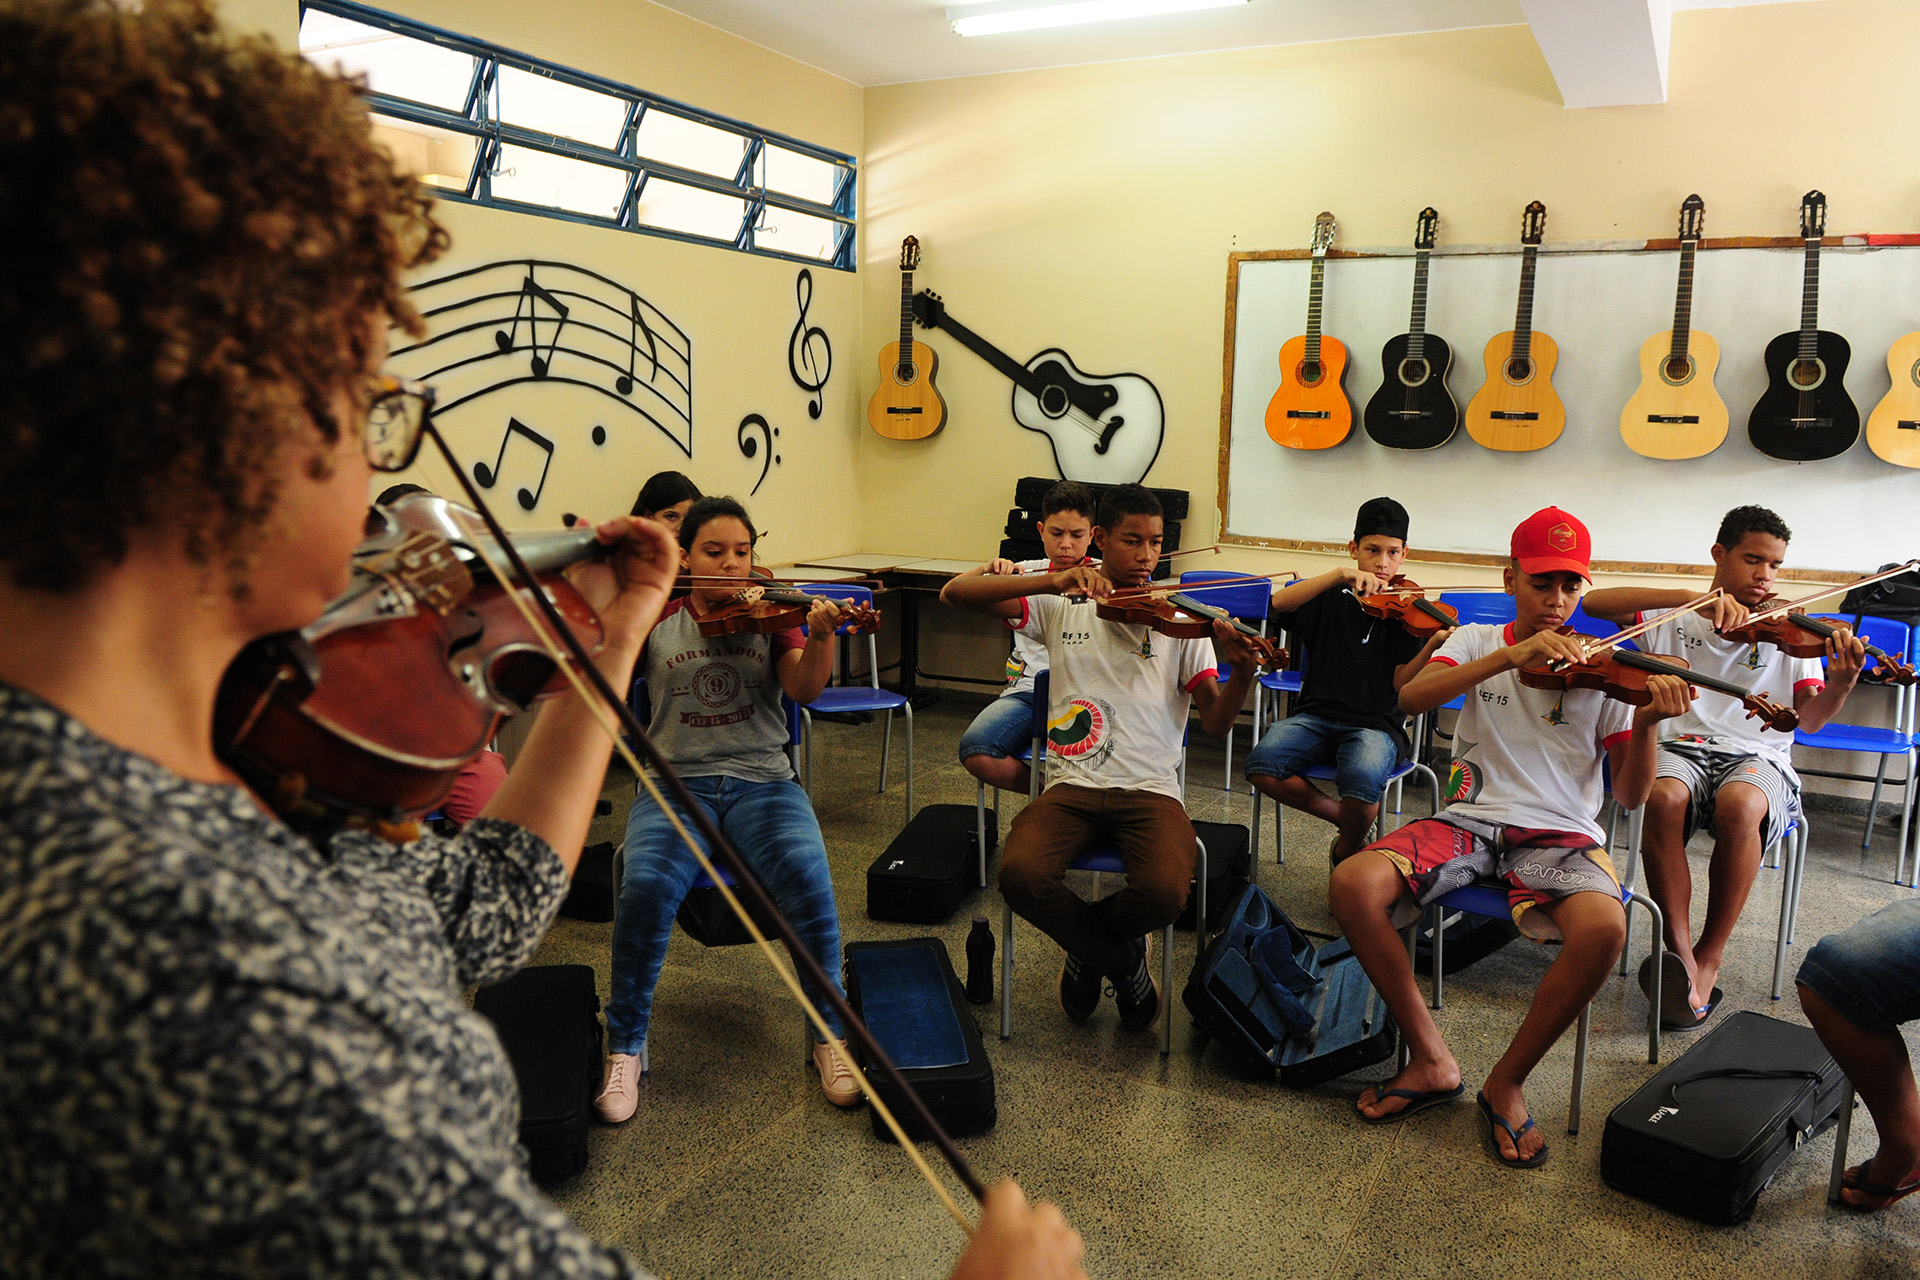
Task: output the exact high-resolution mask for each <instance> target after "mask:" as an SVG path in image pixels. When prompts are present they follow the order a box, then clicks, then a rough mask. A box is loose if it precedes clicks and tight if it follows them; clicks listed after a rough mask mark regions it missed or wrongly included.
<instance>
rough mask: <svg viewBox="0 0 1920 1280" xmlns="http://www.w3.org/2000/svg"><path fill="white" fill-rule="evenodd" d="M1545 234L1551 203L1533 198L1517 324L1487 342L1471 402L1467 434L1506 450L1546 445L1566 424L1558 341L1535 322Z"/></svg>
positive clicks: (1523, 238)
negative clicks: (1558, 383) (1557, 382)
mask: <svg viewBox="0 0 1920 1280" xmlns="http://www.w3.org/2000/svg"><path fill="white" fill-rule="evenodd" d="M1546 234H1547V206H1545V205H1543V204H1541V203H1540V202H1539V201H1538V200H1535V201H1534V202H1533V203H1532V204H1530V205H1528V206H1527V208H1526V212H1525V213H1523V214H1521V216H1520V304H1519V306H1518V308H1517V309H1516V310H1515V313H1514V318H1513V328H1512V329H1509V330H1508V331H1507V332H1505V333H1500V334H1495V335H1494V336H1493V338H1492V339H1490V340H1489V341H1488V343H1487V350H1486V357H1485V358H1486V365H1487V380H1486V381H1485V382H1483V383H1481V384H1480V389H1479V390H1478V391H1476V392H1474V393H1473V399H1472V400H1471V401H1469V402H1468V404H1467V434H1468V435H1470V436H1472V437H1473V438H1474V440H1475V441H1476V442H1478V443H1480V444H1483V445H1485V446H1486V447H1487V448H1489V449H1498V450H1500V451H1501V452H1503V453H1526V452H1529V451H1531V450H1534V449H1544V448H1546V447H1547V446H1548V445H1550V444H1552V443H1553V442H1554V441H1555V440H1558V439H1559V438H1560V432H1561V431H1562V430H1564V429H1565V428H1566V425H1567V410H1566V406H1564V405H1562V404H1561V403H1560V395H1559V393H1558V392H1556V391H1555V390H1554V389H1553V366H1554V364H1555V363H1556V362H1557V361H1558V360H1559V359H1560V348H1559V345H1558V344H1556V343H1555V342H1554V340H1553V339H1552V338H1550V337H1548V336H1547V335H1546V334H1544V333H1542V332H1540V331H1539V330H1537V329H1535V328H1534V327H1533V273H1534V267H1535V264H1536V263H1537V261H1538V260H1539V257H1540V242H1541V241H1542V240H1544V239H1545V238H1546Z"/></svg>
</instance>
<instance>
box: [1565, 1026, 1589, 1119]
mask: <svg viewBox="0 0 1920 1280" xmlns="http://www.w3.org/2000/svg"><path fill="white" fill-rule="evenodd" d="M1592 1022H1593V1005H1592V1004H1591V1003H1588V1004H1587V1005H1586V1006H1585V1007H1584V1008H1582V1009H1581V1010H1580V1025H1579V1029H1578V1030H1577V1031H1575V1032H1574V1034H1573V1095H1572V1096H1571V1097H1570V1098H1568V1099H1567V1132H1568V1133H1578V1132H1580V1097H1581V1094H1582V1093H1583V1092H1584V1091H1585V1089H1586V1084H1587V1032H1588V1028H1589V1026H1590V1025H1591V1024H1592Z"/></svg>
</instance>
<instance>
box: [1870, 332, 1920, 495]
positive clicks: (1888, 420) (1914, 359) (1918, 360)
mask: <svg viewBox="0 0 1920 1280" xmlns="http://www.w3.org/2000/svg"><path fill="white" fill-rule="evenodd" d="M1887 374H1888V376H1889V377H1891V378H1892V379H1893V385H1892V386H1891V387H1889V388H1887V394H1886V395H1884V396H1882V397H1881V398H1880V403H1879V404H1878V405H1876V406H1874V410H1873V412H1872V413H1871V414H1869V415H1867V447H1868V448H1869V449H1872V450H1873V452H1874V455H1875V456H1876V457H1878V458H1880V459H1881V460H1883V461H1886V462H1891V463H1892V464H1893V465H1894V466H1896V467H1920V333H1909V334H1907V335H1906V336H1905V337H1904V338H1898V339H1896V340H1895V341H1894V344H1893V347H1892V349H1891V350H1889V351H1888V352H1887Z"/></svg>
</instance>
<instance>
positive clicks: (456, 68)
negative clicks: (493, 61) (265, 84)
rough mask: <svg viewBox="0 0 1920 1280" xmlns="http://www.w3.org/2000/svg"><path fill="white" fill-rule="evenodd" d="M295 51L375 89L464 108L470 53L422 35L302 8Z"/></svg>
mask: <svg viewBox="0 0 1920 1280" xmlns="http://www.w3.org/2000/svg"><path fill="white" fill-rule="evenodd" d="M300 52H301V53H302V54H303V55H305V57H306V59H307V60H308V61H309V62H312V63H313V64H314V65H316V66H318V67H322V68H324V69H326V70H328V71H332V70H334V69H335V67H336V66H337V67H338V68H339V69H340V70H341V71H344V72H346V73H347V74H349V75H365V76H366V78H367V87H368V88H370V89H373V90H374V91H375V92H377V93H384V94H387V95H389V96H391V97H395V98H406V99H407V100H409V101H411V102H424V103H427V104H428V105H430V106H435V107H444V108H446V109H447V110H449V111H461V110H464V109H465V107H466V105H467V88H468V86H469V85H470V84H471V83H472V81H473V58H472V56H470V55H468V54H464V53H456V52H454V51H453V50H452V49H442V48H441V47H440V46H438V45H433V44H428V43H427V42H426V41H424V40H415V39H412V38H411V37H408V36H400V35H394V34H393V33H392V32H390V31H382V30H381V29H380V28H379V27H370V26H368V25H366V24H365V23H363V22H354V21H352V20H351V19H348V18H339V17H335V16H334V15H332V14H330V13H321V12H320V11H319V10H317V9H308V10H307V11H306V12H305V13H303V14H301V15H300Z"/></svg>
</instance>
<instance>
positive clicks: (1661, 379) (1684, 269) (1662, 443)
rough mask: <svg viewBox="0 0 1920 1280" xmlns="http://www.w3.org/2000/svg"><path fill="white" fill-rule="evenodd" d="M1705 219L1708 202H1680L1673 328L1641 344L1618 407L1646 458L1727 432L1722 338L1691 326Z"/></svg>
mask: <svg viewBox="0 0 1920 1280" xmlns="http://www.w3.org/2000/svg"><path fill="white" fill-rule="evenodd" d="M1706 223H1707V206H1706V202H1705V201H1703V200H1701V199H1700V197H1699V196H1697V195H1694V196H1688V197H1687V198H1686V201H1685V203H1683V204H1682V205H1681V206H1680V284H1679V287H1678V288H1677V289H1676V291H1675V293H1674V299H1673V328H1672V329H1670V330H1669V331H1667V332H1666V333H1656V334H1654V335H1653V336H1652V337H1651V338H1648V339H1647V340H1646V341H1645V342H1643V343H1641V344H1640V386H1639V387H1638V388H1637V389H1636V390H1635V391H1634V393H1633V396H1632V398H1631V399H1629V400H1628V401H1627V407H1626V408H1625V409H1622V410H1621V411H1620V438H1621V439H1623V440H1625V441H1626V442H1627V448H1629V449H1631V450H1633V451H1634V452H1635V453H1637V454H1639V455H1640V456H1641V457H1643V458H1669V459H1678V458H1698V457H1702V456H1704V455H1706V454H1709V453H1712V452H1713V451H1714V450H1715V449H1718V448H1719V447H1720V444H1721V442H1722V441H1724V440H1725V439H1726V438H1727V402H1726V401H1724V400H1722V399H1721V398H1720V393H1719V392H1718V391H1716V390H1714V386H1713V374H1714V370H1716V369H1718V368H1719V367H1720V344H1719V343H1717V342H1715V341H1714V340H1713V335H1712V334H1710V333H1704V332H1701V331H1700V330H1697V329H1695V328H1694V327H1693V323H1692V321H1693V257H1694V254H1695V252H1696V251H1698V249H1699V248H1700V235H1701V232H1702V231H1703V230H1704V229H1705V227H1706Z"/></svg>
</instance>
